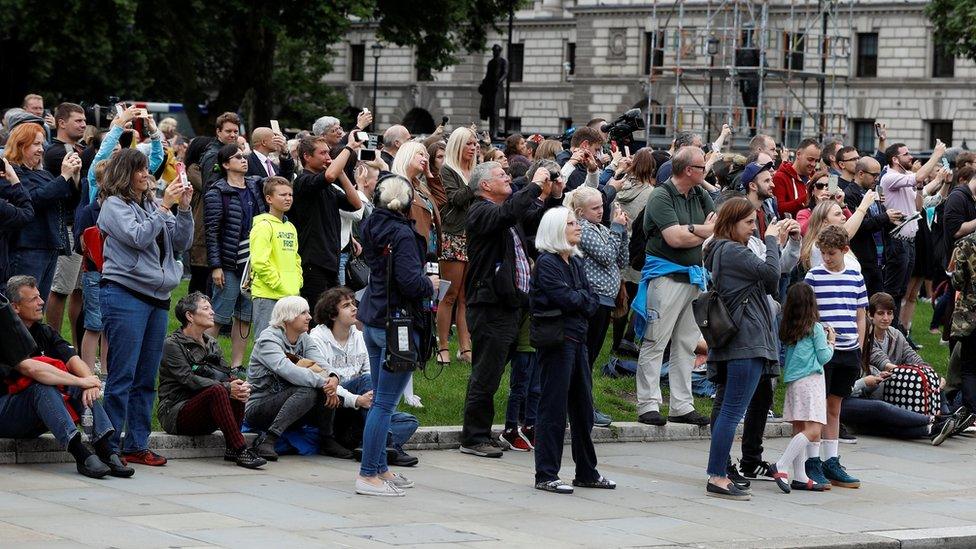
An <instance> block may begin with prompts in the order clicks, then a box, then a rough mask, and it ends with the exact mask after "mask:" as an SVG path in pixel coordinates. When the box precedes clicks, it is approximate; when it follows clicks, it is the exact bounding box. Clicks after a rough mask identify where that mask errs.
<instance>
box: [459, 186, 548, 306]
mask: <svg viewBox="0 0 976 549" xmlns="http://www.w3.org/2000/svg"><path fill="white" fill-rule="evenodd" d="M540 194H542V188H541V187H539V186H538V185H536V184H534V183H533V184H529V185H526V187H525V188H524V189H522V190H521V191H519V192H518V193H516V194H515V195H514V196H512V197H511V198H510V199H509V200H506V201H505V202H503V203H502V204H495V203H494V202H491V201H488V200H485V199H483V198H475V199H474V201H473V202H472V203H471V206H470V207H469V208H468V217H467V221H466V223H465V231H466V233H467V237H468V238H467V239H468V276H467V278H466V279H465V292H467V301H466V302H467V304H468V306H471V305H498V306H501V307H508V308H513V309H517V308H520V307H525V306H526V305H527V304H528V295H527V294H525V293H523V292H520V291H519V290H518V289H517V288H516V287H515V242H514V240H512V232H511V230H510V229H512V228H515V231H516V233H517V234H518V237H519V239H520V240H521V242H522V248H523V249H524V250H526V254H528V251H529V248H528V246H527V242H526V238H525V234H524V233H523V231H522V228H521V226H520V223H519V222H520V221H524V220H527V219H529V218H534V217H537V216H539V215H541V214H542V210H543V204H542V202H541V201H540V200H539V195H540Z"/></svg>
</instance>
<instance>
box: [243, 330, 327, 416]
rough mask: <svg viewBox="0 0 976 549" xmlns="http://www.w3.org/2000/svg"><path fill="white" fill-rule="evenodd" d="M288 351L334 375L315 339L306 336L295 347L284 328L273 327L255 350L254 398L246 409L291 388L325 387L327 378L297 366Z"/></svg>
mask: <svg viewBox="0 0 976 549" xmlns="http://www.w3.org/2000/svg"><path fill="white" fill-rule="evenodd" d="M285 352H288V353H291V354H293V355H298V356H299V357H302V358H307V359H309V360H314V361H315V362H316V363H317V364H318V365H319V366H321V367H322V368H324V369H325V370H326V371H327V372H329V373H330V374H333V373H334V372H333V371H332V369H331V367H329V361H328V359H326V358H325V356H324V355H323V354H322V350H321V349H319V346H318V344H317V343H316V342H315V340H314V339H313V338H312V336H310V335H308V334H302V335H300V336H299V337H298V341H297V342H296V343H295V344H294V345H292V344H291V343H289V342H288V339H287V338H286V337H285V330H284V329H282V328H276V327H274V326H270V327H268V328H266V329H265V330H264V331H263V332H261V335H259V336H258V339H257V341H255V342H254V350H252V351H251V362H250V363H248V365H247V381H248V383H250V384H251V397H250V398H248V399H247V404H246V408H250V407H251V406H253V405H254V404H255V403H257V402H260V401H261V399H263V398H264V397H266V396H268V395H270V394H274V393H277V392H280V391H282V390H284V389H286V388H288V387H289V386H298V387H315V388H322V386H324V385H325V378H324V377H322V376H320V375H319V374H316V373H315V372H313V371H311V370H309V369H308V368H302V367H300V366H296V365H295V364H294V363H292V361H291V359H289V358H288V357H287V356H285Z"/></svg>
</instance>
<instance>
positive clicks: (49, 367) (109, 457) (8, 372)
mask: <svg viewBox="0 0 976 549" xmlns="http://www.w3.org/2000/svg"><path fill="white" fill-rule="evenodd" d="M7 296H9V299H10V303H11V304H12V305H13V309H14V312H15V313H17V316H18V317H20V321H21V322H23V323H24V326H26V327H27V330H28V331H29V332H30V335H31V336H32V337H33V338H34V342H35V344H36V346H35V348H34V350H33V351H32V352H31V353H30V356H31V357H38V358H26V359H25V360H23V361H21V362H19V363H17V364H16V365H15V366H14V367H10V366H7V365H4V364H0V382H3V383H0V438H35V437H38V436H40V435H41V434H43V433H44V432H46V431H51V433H52V434H53V435H54V437H55V438H56V439H57V441H58V443H59V444H60V445H61V447H62V448H66V449H67V450H68V452H70V453H71V455H72V456H73V457H74V458H75V462H76V464H77V467H78V472H79V473H81V474H82V475H85V476H86V477H91V478H102V477H104V476H105V475H112V476H115V477H131V476H132V475H133V474H134V473H135V470H133V469H132V468H131V467H128V466H126V464H125V463H124V462H123V461H122V459H121V458H120V456H119V454H118V453H117V452H115V451H113V449H112V447H111V445H110V444H109V439H110V438H111V435H112V434H113V433H114V432H115V428H114V427H113V426H112V422H111V421H109V419H108V416H107V415H106V414H105V410H104V409H103V408H102V404H101V402H99V400H98V398H99V394H100V393H101V387H102V383H101V381H99V379H98V378H97V377H96V376H95V375H93V374H92V371H91V368H90V366H89V365H88V364H85V362H84V361H83V360H81V357H79V356H78V354H77V353H76V352H75V348H74V347H72V346H71V345H70V344H69V343H68V342H67V341H65V340H64V339H63V338H62V337H61V336H60V334H58V332H57V331H55V330H54V328H52V327H51V326H48V325H47V324H44V322H42V319H43V318H44V300H43V299H41V293H40V291H39V290H38V288H37V281H36V280H35V279H34V277H31V276H15V277H12V278H11V279H10V280H9V281H8V282H7ZM6 335H7V334H0V345H7V343H6V342H4V341H3V338H4V337H6ZM65 396H66V397H67V399H65V398H64V397H65ZM86 407H87V408H90V409H91V413H92V420H93V426H92V432H91V433H90V436H91V443H92V445H93V446H94V452H93V451H92V448H91V447H89V445H88V443H86V442H85V440H84V439H83V437H82V434H81V432H80V431H79V430H78V428H77V427H76V426H75V423H76V422H77V421H78V418H79V417H80V416H82V415H83V414H84V411H85V408H86Z"/></svg>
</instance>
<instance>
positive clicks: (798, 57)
mask: <svg viewBox="0 0 976 549" xmlns="http://www.w3.org/2000/svg"><path fill="white" fill-rule="evenodd" d="M806 46H807V38H806V36H805V35H803V34H801V33H790V32H784V33H783V68H784V69H792V70H795V71H802V70H803V52H804V50H806Z"/></svg>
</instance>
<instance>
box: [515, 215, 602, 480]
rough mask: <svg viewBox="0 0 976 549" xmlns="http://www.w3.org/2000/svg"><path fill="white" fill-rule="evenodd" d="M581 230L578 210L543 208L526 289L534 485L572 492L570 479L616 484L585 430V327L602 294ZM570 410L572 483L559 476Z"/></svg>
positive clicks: (589, 410)
mask: <svg viewBox="0 0 976 549" xmlns="http://www.w3.org/2000/svg"><path fill="white" fill-rule="evenodd" d="M582 234H583V231H582V229H581V228H580V225H579V223H578V222H577V221H576V216H575V215H573V212H571V211H569V210H568V209H566V208H553V209H551V210H549V211H547V212H546V213H545V215H543V216H542V221H541V222H540V223H539V230H538V232H537V233H536V236H535V245H536V248H537V249H538V250H539V258H538V259H537V260H536V264H535V269H534V271H533V273H532V280H531V289H530V291H529V302H530V315H531V321H530V322H531V327H530V333H532V339H534V340H536V341H533V344H535V345H536V347H537V349H538V352H539V365H540V368H541V369H542V399H541V400H540V401H539V415H538V420H537V422H536V425H535V427H536V430H535V487H536V489H538V490H545V491H547V492H554V493H557V494H571V493H573V486H579V487H583V488H604V489H613V488H616V486H617V484H616V483H615V482H613V481H612V480H608V479H606V478H605V477H603V476H602V475H600V473H599V471H597V470H596V450H595V449H594V448H593V439H591V438H590V431H591V430H592V429H593V378H592V374H591V372H590V365H589V362H588V358H587V351H586V333H587V327H588V323H589V318H590V317H591V316H593V314H594V313H596V310H597V307H599V304H600V301H599V299H598V297H597V295H596V293H595V292H594V291H593V289H592V288H591V287H590V283H589V282H588V281H587V279H586V272H585V271H584V267H583V260H582V259H581V258H580V255H581V252H580V251H579V248H578V246H579V243H580V239H581V238H582ZM567 415H568V416H569V425H570V432H571V435H572V449H573V461H575V462H576V478H574V479H573V485H572V486H570V485H568V484H566V483H565V482H563V481H562V480H560V479H559V467H560V464H561V463H562V458H563V436H564V433H565V432H566V416H567Z"/></svg>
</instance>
